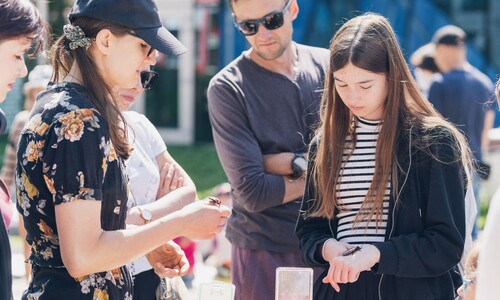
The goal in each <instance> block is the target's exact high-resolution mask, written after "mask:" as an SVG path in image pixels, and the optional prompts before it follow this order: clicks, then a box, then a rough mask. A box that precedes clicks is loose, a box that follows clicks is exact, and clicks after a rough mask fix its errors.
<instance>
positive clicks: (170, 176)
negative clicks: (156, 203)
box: [156, 162, 184, 199]
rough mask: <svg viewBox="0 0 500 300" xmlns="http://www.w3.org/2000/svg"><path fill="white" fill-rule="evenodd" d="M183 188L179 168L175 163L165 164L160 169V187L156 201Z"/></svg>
mask: <svg viewBox="0 0 500 300" xmlns="http://www.w3.org/2000/svg"><path fill="white" fill-rule="evenodd" d="M182 186H184V177H182V174H181V172H180V171H179V168H178V167H177V165H176V164H175V163H169V162H166V163H164V164H163V166H162V167H161V168H160V185H159V186H158V193H157V194H156V199H160V198H161V197H163V196H165V195H166V194H168V193H170V192H171V191H174V190H176V189H178V188H180V187H182Z"/></svg>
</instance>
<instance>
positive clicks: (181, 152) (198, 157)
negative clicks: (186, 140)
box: [168, 144, 227, 199]
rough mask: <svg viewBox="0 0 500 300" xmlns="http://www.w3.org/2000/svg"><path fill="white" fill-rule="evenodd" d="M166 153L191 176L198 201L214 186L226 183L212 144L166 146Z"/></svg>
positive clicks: (208, 193) (209, 192)
mask: <svg viewBox="0 0 500 300" xmlns="http://www.w3.org/2000/svg"><path fill="white" fill-rule="evenodd" d="M168 152H169V153H170V155H172V157H173V158H174V159H175V160H176V161H177V163H179V164H180V165H181V166H182V167H183V168H184V170H186V172H187V173H188V174H189V176H191V179H192V180H193V181H194V183H195V184H196V188H197V189H198V195H199V197H200V199H201V198H204V197H206V196H208V195H210V194H211V190H212V188H213V187H214V186H215V185H217V184H219V183H221V182H225V181H227V177H226V174H225V173H224V170H223V169H222V166H221V164H220V162H219V158H218V157H217V153H216V152H215V146H214V145H213V144H196V145H193V146H168Z"/></svg>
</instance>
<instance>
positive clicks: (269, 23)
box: [234, 0, 292, 36]
mask: <svg viewBox="0 0 500 300" xmlns="http://www.w3.org/2000/svg"><path fill="white" fill-rule="evenodd" d="M290 3H292V0H288V2H287V3H286V5H285V8H283V10H282V11H280V12H274V13H270V14H268V15H265V16H264V17H262V18H260V19H258V20H247V21H241V22H238V21H237V20H236V18H235V19H234V25H235V26H236V28H238V31H239V32H240V33H241V34H243V35H244V36H249V35H254V34H256V33H257V31H259V24H261V23H262V25H264V27H265V28H266V29H268V30H275V29H278V28H280V27H281V26H283V23H284V21H285V18H284V16H283V15H284V14H285V12H286V11H287V10H288V8H289V7H290Z"/></svg>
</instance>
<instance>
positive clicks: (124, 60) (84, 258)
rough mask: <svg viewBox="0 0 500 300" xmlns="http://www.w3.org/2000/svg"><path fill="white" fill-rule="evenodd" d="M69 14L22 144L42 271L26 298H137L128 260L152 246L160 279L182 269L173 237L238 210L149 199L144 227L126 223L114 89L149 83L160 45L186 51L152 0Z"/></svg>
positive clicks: (22, 175)
mask: <svg viewBox="0 0 500 300" xmlns="http://www.w3.org/2000/svg"><path fill="white" fill-rule="evenodd" d="M69 19H70V24H68V25H65V26H64V35H63V36H62V37H61V38H60V39H59V40H58V41H57V42H56V44H55V45H54V47H53V66H54V76H53V81H54V84H53V85H51V86H49V88H48V90H47V91H45V92H43V93H42V94H41V95H40V96H39V97H38V99H37V102H36V104H35V107H34V108H33V110H32V112H31V117H30V121H29V122H28V124H27V126H26V127H25V130H24V131H23V133H22V135H21V138H20V142H19V151H18V164H17V178H16V184H17V195H18V203H17V209H18V210H19V212H20V213H21V214H23V216H24V223H25V227H26V231H27V241H28V243H29V244H30V245H31V246H32V255H31V257H30V261H31V263H32V269H33V271H32V278H33V279H32V281H31V282H30V284H29V287H28V290H27V291H26V292H25V293H24V295H23V299H40V300H42V299H120V300H122V299H132V281H131V277H130V274H129V271H128V269H127V268H126V267H124V265H125V264H127V263H128V262H130V261H132V260H133V259H135V258H137V257H140V256H142V255H145V254H148V253H149V254H150V255H149V258H150V263H151V264H152V265H153V266H154V268H155V271H156V272H157V273H158V274H159V275H160V276H172V275H175V274H179V273H180V272H181V271H182V269H183V265H184V264H185V260H184V257H183V254H182V252H176V249H175V248H172V247H169V246H165V245H166V243H167V242H168V241H169V240H171V239H172V238H174V237H177V236H188V237H191V238H194V239H204V238H212V237H214V235H215V234H216V233H218V232H220V230H221V225H223V224H225V220H226V218H227V216H228V215H229V209H227V208H226V207H224V206H217V205H210V203H209V202H208V201H206V202H202V201H197V202H194V203H192V204H189V205H187V206H185V207H184V208H183V209H181V210H180V211H176V212H174V213H171V214H169V215H166V216H164V215H162V214H161V211H157V210H154V209H153V207H141V209H140V210H139V212H140V218H137V220H138V221H137V225H138V226H134V227H133V228H131V226H128V225H127V227H126V225H125V219H126V217H127V200H128V196H129V193H128V188H127V177H126V175H125V170H124V160H125V159H127V158H128V157H129V156H130V153H131V151H132V149H131V147H130V145H129V144H128V142H127V134H126V131H125V130H124V128H126V122H125V120H124V118H123V116H122V115H121V113H120V111H119V109H118V107H117V102H116V100H117V95H116V92H115V90H116V88H132V87H134V86H135V85H136V84H137V82H140V80H141V72H142V71H144V70H147V69H149V67H150V66H151V65H154V64H155V61H156V51H160V52H163V53H165V54H170V55H178V54H180V53H182V52H184V51H185V48H184V47H183V46H182V44H181V43H180V42H179V41H177V40H176V39H175V38H174V37H173V36H172V35H171V34H170V33H169V32H168V31H167V29H165V28H164V27H163V25H162V23H161V21H160V16H159V15H158V10H157V6H156V3H155V2H154V1H153V0H81V1H80V0H78V1H76V3H75V5H74V7H73V9H72V12H71V13H70V15H69ZM172 197H192V198H193V199H194V198H195V193H194V192H191V193H189V192H186V193H185V194H172ZM168 253H170V255H168ZM152 254H154V255H152ZM158 263H161V264H158Z"/></svg>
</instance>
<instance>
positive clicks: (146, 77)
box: [141, 71, 159, 90]
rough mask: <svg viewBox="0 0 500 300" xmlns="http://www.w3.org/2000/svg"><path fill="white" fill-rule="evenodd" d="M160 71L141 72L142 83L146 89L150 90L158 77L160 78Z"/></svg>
mask: <svg viewBox="0 0 500 300" xmlns="http://www.w3.org/2000/svg"><path fill="white" fill-rule="evenodd" d="M158 76H159V75H158V73H156V72H155V71H142V72H141V84H142V88H143V89H145V90H149V89H150V88H151V87H152V86H153V85H154V83H155V82H156V79H158Z"/></svg>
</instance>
